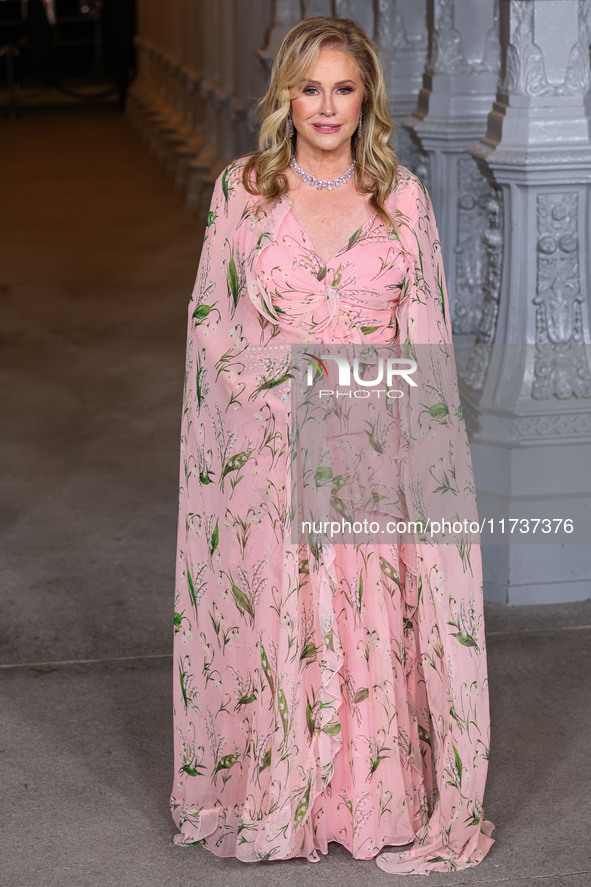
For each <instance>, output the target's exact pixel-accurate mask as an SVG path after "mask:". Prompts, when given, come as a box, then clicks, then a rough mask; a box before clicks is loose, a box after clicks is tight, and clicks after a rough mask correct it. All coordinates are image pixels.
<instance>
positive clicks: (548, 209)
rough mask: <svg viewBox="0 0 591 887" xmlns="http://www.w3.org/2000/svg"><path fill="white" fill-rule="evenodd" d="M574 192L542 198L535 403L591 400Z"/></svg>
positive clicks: (538, 264) (540, 207) (590, 377)
mask: <svg viewBox="0 0 591 887" xmlns="http://www.w3.org/2000/svg"><path fill="white" fill-rule="evenodd" d="M578 208H579V200H578V193H577V192H576V191H566V192H562V193H557V192H554V191H553V192H550V193H547V194H538V197H537V218H538V232H537V233H538V239H537V285H536V290H537V294H536V296H535V297H534V299H533V303H534V305H535V306H536V315H535V341H536V359H535V366H534V381H533V384H532V397H533V398H535V399H536V400H540V399H548V398H550V397H558V398H560V399H565V398H570V397H572V396H573V395H575V396H576V397H591V375H590V374H589V366H588V363H587V360H586V355H585V352H584V350H583V349H582V348H581V347H580V346H581V345H582V344H583V341H584V331H583V302H584V299H583V296H582V295H581V285H580V267H579V237H578Z"/></svg>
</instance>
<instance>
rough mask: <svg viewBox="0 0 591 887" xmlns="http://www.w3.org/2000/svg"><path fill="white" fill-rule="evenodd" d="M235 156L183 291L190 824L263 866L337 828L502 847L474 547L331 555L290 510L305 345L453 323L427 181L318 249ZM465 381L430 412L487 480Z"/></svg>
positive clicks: (388, 337) (178, 756)
mask: <svg viewBox="0 0 591 887" xmlns="http://www.w3.org/2000/svg"><path fill="white" fill-rule="evenodd" d="M240 173H241V162H240V161H237V162H236V163H235V164H232V165H231V166H230V167H228V168H227V170H226V171H225V172H224V174H223V175H222V176H220V178H219V179H218V181H217V183H216V188H215V191H214V196H213V199H212V204H211V210H210V214H209V220H208V228H207V232H206V238H205V243H204V249H203V253H202V257H201V261H200V266H199V271H198V274H197V279H196V281H195V288H194V291H193V294H192V297H191V301H190V305H189V329H188V344H187V370H186V382H185V392H184V409H183V425H182V444H181V484H180V509H179V530H178V558H177V578H176V599H175V620H174V622H175V633H174V660H175V669H174V685H173V686H174V726H175V748H174V755H175V760H174V764H175V774H174V784H173V789H172V793H171V811H172V815H173V819H174V821H175V823H176V825H177V826H178V828H179V832H178V833H177V834H176V835H175V838H174V841H175V843H176V844H184V845H187V844H198V845H200V846H202V847H204V848H207V850H209V851H211V852H213V853H215V854H216V855H218V856H233V857H237V858H238V859H241V860H243V861H246V862H254V861H259V860H265V859H288V858H291V857H296V856H302V857H306V858H307V859H308V860H310V861H311V862H317V861H319V859H320V857H319V853H322V854H326V853H328V844H329V842H331V841H337V842H339V843H341V844H342V845H344V846H345V847H346V848H347V849H348V850H349V851H350V852H351V853H352V855H353V856H354V857H355V858H357V859H372V858H376V862H377V864H378V866H379V867H380V868H382V869H383V870H384V871H386V872H391V873H396V874H428V873H430V872H432V871H451V870H456V869H463V868H467V867H469V866H473V865H476V864H478V863H479V862H481V861H482V859H483V858H484V856H485V855H486V854H487V852H488V850H489V849H490V847H491V845H492V844H493V843H494V841H493V839H492V837H491V833H492V830H493V828H494V826H493V824H492V823H491V822H489V821H488V820H486V819H485V816H484V810H483V807H482V802H483V792H484V785H485V780H486V772H487V763H488V754H489V738H490V737H489V731H490V722H489V709H488V679H487V668H486V645H485V637H484V625H483V612H482V574H481V561H480V549H479V547H478V546H475V545H473V546H472V548H471V551H470V552H469V553H468V554H467V555H466V552H464V551H459V550H458V548H456V546H453V545H442V546H434V545H421V544H416V545H413V544H399V545H394V544H385V543H384V544H382V543H374V542H367V543H364V544H361V545H358V546H354V545H342V544H341V545H327V546H324V547H322V546H321V550H320V551H319V552H318V551H313V550H312V549H311V548H310V546H308V545H302V544H298V545H295V544H292V543H291V541H290V536H289V532H288V530H287V529H286V528H287V513H288V510H289V502H288V491H289V488H290V487H289V459H288V454H287V453H288V441H287V437H288V434H289V432H288V427H289V413H288V407H289V402H288V398H289V391H290V388H289V372H288V371H289V360H288V358H289V350H288V349H289V345H290V344H293V343H294V342H324V343H339V342H343V343H346V342H353V343H364V342H371V343H374V344H375V343H388V342H392V341H394V340H395V337H396V336H397V335H401V334H402V335H403V334H405V333H408V336H407V341H408V340H410V341H411V343H412V342H413V341H418V340H417V339H413V338H412V334H413V332H415V333H416V334H418V335H419V336H422V340H423V341H425V342H431V343H433V342H440V341H441V342H448V343H449V342H450V341H451V328H450V326H449V315H448V314H446V313H445V305H444V299H446V293H445V282H444V277H443V268H442V264H441V253H440V249H439V241H438V237H437V229H436V226H435V220H434V218H433V214H432V207H431V203H430V199H429V197H428V194H427V192H426V191H425V189H424V187H423V185H422V183H421V182H420V180H419V179H417V177H416V176H414V175H412V174H411V173H410V172H409V171H408V170H406V169H405V168H404V167H401V168H400V174H399V185H398V187H397V188H396V189H395V191H394V192H393V194H392V195H391V198H389V208H390V211H391V212H393V214H394V213H395V215H396V218H397V220H398V221H399V222H400V228H399V229H398V234H397V235H394V234H393V232H392V231H389V230H388V229H387V228H386V226H385V225H384V224H383V223H382V221H381V220H380V219H379V217H378V216H377V215H374V216H373V217H372V218H370V219H368V220H367V221H366V222H365V223H364V224H363V225H362V226H361V227H360V228H359V229H358V230H357V231H355V232H354V233H353V232H352V235H351V237H350V238H349V239H348V241H347V242H346V243H344V244H343V246H342V248H341V249H340V250H339V251H338V252H337V253H336V255H335V256H333V257H332V258H331V259H330V260H329V261H328V262H327V263H323V262H322V260H321V259H320V258H319V257H318V255H317V254H316V252H315V250H314V246H313V244H312V242H311V241H310V239H309V238H308V237H307V235H306V233H305V231H304V230H303V229H302V227H301V226H300V225H299V224H298V222H297V220H296V218H295V216H294V214H293V213H292V212H291V202H290V201H289V198H287V197H285V198H283V199H282V200H280V201H277V202H276V203H275V205H274V206H272V207H271V208H270V209H269V210H268V211H267V213H266V214H264V217H263V219H262V221H260V220H258V218H257V217H255V215H254V214H253V212H252V203H253V199H252V198H250V197H249V195H248V194H247V193H246V191H245V190H244V188H243V186H242V184H241V181H240ZM429 300H431V301H429ZM448 379H449V380H450V381H448V384H447V387H446V388H445V389H444V390H443V394H442V393H441V392H440V393H439V403H436V406H437V407H440V406H441V397H442V396H444V397H445V398H446V401H445V405H446V409H447V413H446V414H445V416H444V417H443V418H441V410H439V411H437V410H434V409H433V410H432V411H431V412H432V413H433V415H434V416H437V417H438V420H437V422H436V423H432V424H433V427H434V428H435V432H436V433H437V434H438V435H439V436H440V437H441V439H442V441H443V442H444V444H446V443H447V442H448V440H449V441H451V442H452V443H453V444H454V446H455V450H454V447H453V446H452V447H451V449H450V450H449V452H450V453H451V452H453V453H455V455H454V456H453V458H454V459H455V460H456V461H455V463H454V464H453V466H452V468H451V470H450V475H451V476H452V477H454V478H456V477H457V478H458V483H460V477H461V478H463V481H462V483H463V488H464V489H465V490H467V491H468V493H467V495H472V494H473V488H472V486H471V481H470V478H471V463H470V457H469V448H468V445H467V438H466V435H465V428H464V425H463V418H462V415H461V407H460V406H459V400H458V393H457V386H456V385H455V369H454V368H453V364H452V371H451V375H450V376H449V377H448ZM429 415H430V414H429ZM433 427H431V426H429V428H428V429H427V430H429V431H430V432H431V433H433ZM446 435H447V437H446ZM460 445H461V446H462V448H463V450H459V451H458V446H460ZM446 449H447V447H446ZM441 461H442V460H441V459H440V460H439V462H441ZM411 464H419V463H411ZM411 842H412V846H411V847H409V848H407V849H404V850H401V849H397V845H398V847H400V845H405V844H410V843H411ZM380 851H382V852H380Z"/></svg>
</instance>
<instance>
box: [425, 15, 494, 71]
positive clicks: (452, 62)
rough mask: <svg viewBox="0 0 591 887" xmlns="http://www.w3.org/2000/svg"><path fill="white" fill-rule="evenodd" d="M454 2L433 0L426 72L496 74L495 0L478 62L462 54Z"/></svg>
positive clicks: (462, 49) (460, 36)
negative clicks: (432, 17)
mask: <svg viewBox="0 0 591 887" xmlns="http://www.w3.org/2000/svg"><path fill="white" fill-rule="evenodd" d="M454 6H455V0H435V27H434V29H433V39H432V47H431V54H430V57H429V58H428V59H427V64H426V71H427V73H429V74H461V73H466V72H468V73H473V74H479V73H482V72H485V71H492V72H493V73H495V72H498V70H499V67H500V57H499V27H498V22H499V0H494V4H493V24H492V25H491V27H490V28H489V30H488V31H487V33H486V37H485V45H484V53H483V56H482V59H481V60H480V61H476V62H470V61H469V60H468V59H467V58H466V55H465V53H464V48H463V43H462V35H461V33H460V31H459V30H458V29H457V28H456V26H455V10H454Z"/></svg>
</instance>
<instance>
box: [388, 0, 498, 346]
mask: <svg viewBox="0 0 591 887" xmlns="http://www.w3.org/2000/svg"><path fill="white" fill-rule="evenodd" d="M498 2H499V0H491V2H487V3H482V0H429V2H428V6H427V19H428V24H429V29H430V46H429V55H428V59H427V64H426V67H425V72H424V78H423V87H422V89H421V91H420V93H419V101H418V107H417V109H416V110H415V111H414V112H413V114H412V115H410V116H409V117H406V118H404V120H403V121H402V122H403V124H404V125H405V126H407V127H408V128H409V130H410V131H411V132H412V134H413V135H414V137H415V138H416V139H417V140H418V142H419V144H420V147H421V149H422V151H423V152H424V153H425V154H426V155H427V156H428V159H429V164H428V174H427V176H426V179H427V184H428V186H429V190H430V193H431V197H432V199H433V206H434V209H435V213H436V216H437V222H438V227H439V233H440V236H441V245H442V250H443V255H444V262H445V269H446V275H447V285H448V293H449V300H450V309H451V315H452V324H453V330H454V334H455V335H456V337H458V336H459V335H460V334H464V338H466V337H467V338H468V339H470V340H473V337H474V334H475V332H476V327H477V323H478V318H479V316H480V310H481V289H482V273H483V271H482V263H483V255H482V249H481V243H480V232H481V231H482V230H483V228H484V227H485V225H486V210H485V204H486V199H487V184H486V181H485V180H484V179H483V178H482V176H481V174H480V172H479V170H478V168H477V166H476V164H475V163H474V161H473V160H472V158H471V157H470V156H469V154H468V153H467V147H468V145H469V144H470V143H471V142H472V141H474V139H475V138H479V137H480V136H481V135H482V134H483V133H484V132H485V130H486V118H487V114H488V112H489V110H490V106H491V103H492V100H493V98H494V95H495V89H496V83H497V79H498V72H499V65H500V58H499V57H500V52H499V37H498ZM424 172H426V171H424Z"/></svg>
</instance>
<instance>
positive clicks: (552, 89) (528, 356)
mask: <svg viewBox="0 0 591 887" xmlns="http://www.w3.org/2000/svg"><path fill="white" fill-rule="evenodd" d="M501 34H502V37H503V47H502V49H503V52H502V61H503V68H502V79H501V81H500V83H499V88H498V92H497V98H496V101H495V102H494V105H493V110H492V111H491V112H490V115H489V118H488V130H487V132H486V135H485V136H484V137H483V138H482V139H481V141H480V142H477V143H475V144H473V145H471V146H470V152H471V154H472V155H473V156H474V157H475V158H477V160H478V162H479V163H480V164H481V166H482V168H483V170H484V172H485V173H486V174H487V175H488V176H489V178H490V180H491V195H490V201H489V210H490V213H491V216H490V224H489V227H488V229H487V230H486V231H485V233H484V237H485V242H486V249H487V253H488V261H487V268H486V274H485V280H486V291H485V300H484V311H483V314H482V318H481V321H480V328H479V333H478V336H477V340H476V344H475V345H474V347H473V348H472V349H471V352H470V358H469V360H468V362H467V365H466V367H465V369H464V370H463V371H462V388H463V391H462V397H463V400H464V403H465V404H466V411H465V412H466V417H467V420H468V422H469V426H471V429H472V438H471V448H472V456H473V461H474V472H475V479H476V486H477V490H478V502H479V509H480V512H481V516H482V514H483V513H484V514H485V515H486V514H489V515H497V516H499V517H505V518H506V517H508V516H514V517H521V516H524V517H526V516H528V515H531V514H532V512H533V513H536V514H538V515H541V516H546V517H548V518H550V519H552V520H555V521H558V520H559V519H569V518H571V519H572V520H573V521H574V530H573V533H572V534H566V535H565V534H564V533H562V534H559V535H557V534H556V532H553V533H552V535H547V534H546V535H545V534H544V533H541V532H538V533H537V535H536V536H531V535H530V536H529V537H525V543H526V544H516V540H519V538H520V533H519V532H518V533H517V535H515V536H513V537H509V538H507V536H505V539H506V540H507V541H506V543H504V544H491V545H485V546H484V547H483V564H484V575H485V590H486V593H487V596H488V597H491V598H494V599H497V600H501V601H507V602H508V603H530V602H531V603H535V602H545V601H562V600H565V601H566V600H575V599H584V598H588V597H589V593H590V588H591V556H590V555H591V545H590V544H589V542H588V541H587V540H588V536H589V530H588V528H589V526H590V521H589V518H590V515H591V471H590V469H589V466H590V463H591V346H590V344H589V343H590V342H591V338H590V323H589V313H590V312H589V309H590V302H589V300H590V293H591V263H590V248H589V243H590V241H589V223H590V219H591V144H590V140H589V136H590V131H591V121H590V93H589V85H590V71H589V42H590V39H591V3H590V2H589V0H561V2H555V0H543V2H541V0H501ZM503 230H504V232H505V234H504V236H501V232H502V231H503ZM497 526H498V524H497ZM521 538H523V537H521ZM532 538H533V539H534V540H535V541H536V542H540V543H545V544H532ZM554 539H558V540H559V541H562V542H563V543H566V544H557V543H556V542H554V544H553V540H554ZM550 540H552V541H550ZM573 542H578V543H581V544H569V543H573Z"/></svg>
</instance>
